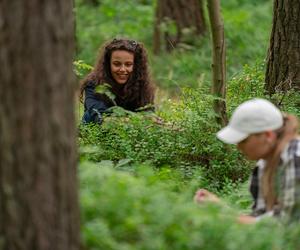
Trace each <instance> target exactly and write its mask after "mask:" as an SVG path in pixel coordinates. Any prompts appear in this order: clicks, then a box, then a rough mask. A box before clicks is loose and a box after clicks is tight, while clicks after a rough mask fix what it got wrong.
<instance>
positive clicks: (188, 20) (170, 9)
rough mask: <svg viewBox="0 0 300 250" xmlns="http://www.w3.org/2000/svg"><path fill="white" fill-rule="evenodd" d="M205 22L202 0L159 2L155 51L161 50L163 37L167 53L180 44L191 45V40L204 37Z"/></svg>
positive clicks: (168, 0)
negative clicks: (200, 36)
mask: <svg viewBox="0 0 300 250" xmlns="http://www.w3.org/2000/svg"><path fill="white" fill-rule="evenodd" d="M205 29H206V28H205V20H204V14H203V8H202V0H176V1H174V0H158V1H157V6H156V15H155V24H154V39H153V50H154V53H155V54H158V53H159V52H160V50H161V47H162V45H161V43H162V41H161V40H162V38H161V37H162V35H161V34H163V36H164V40H165V41H164V44H165V48H166V50H167V51H171V50H172V49H174V48H175V47H177V46H178V45H179V44H180V43H182V42H184V43H189V42H191V38H193V37H195V36H199V35H203V34H204V32H205Z"/></svg>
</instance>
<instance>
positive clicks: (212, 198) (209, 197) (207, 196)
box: [194, 189, 220, 203]
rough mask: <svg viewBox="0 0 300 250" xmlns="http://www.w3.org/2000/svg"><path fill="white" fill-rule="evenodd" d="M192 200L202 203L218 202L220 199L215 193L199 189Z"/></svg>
mask: <svg viewBox="0 0 300 250" xmlns="http://www.w3.org/2000/svg"><path fill="white" fill-rule="evenodd" d="M194 201H195V202H196V203H204V202H214V203H219V202H220V199H219V198H218V197H217V196H216V195H215V194H213V193H211V192H209V191H207V190H206V189H199V190H198V191H197V192H196V194H195V196H194Z"/></svg>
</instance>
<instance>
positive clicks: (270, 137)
mask: <svg viewBox="0 0 300 250" xmlns="http://www.w3.org/2000/svg"><path fill="white" fill-rule="evenodd" d="M264 133H265V138H266V141H267V143H270V144H273V143H274V142H275V140H276V138H277V134H276V133H275V132H274V131H273V130H267V131H265V132H264Z"/></svg>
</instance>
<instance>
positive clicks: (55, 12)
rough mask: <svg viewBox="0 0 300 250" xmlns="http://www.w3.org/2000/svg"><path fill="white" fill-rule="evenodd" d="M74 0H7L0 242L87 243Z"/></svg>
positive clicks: (1, 17)
mask: <svg viewBox="0 0 300 250" xmlns="http://www.w3.org/2000/svg"><path fill="white" fill-rule="evenodd" d="M72 8H73V6H72V0H64V1H37V0H30V1H11V0H0V34H1V35H0V65H1V66H0V84H1V90H0V249H3V250H15V249H18V250H22V249H24V250H29V249H30V250H46V249H47V250H48V249H49V250H50V249H55V250H67V249H68V250H76V249H79V208H78V199H77V198H78V197H77V179H76V147H75V145H76V144H75V136H76V135H75V134H76V133H75V122H74V113H73V103H74V90H75V77H74V74H73V70H72V61H73V53H74V29H73V14H72Z"/></svg>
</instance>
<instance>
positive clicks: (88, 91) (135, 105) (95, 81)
mask: <svg viewBox="0 0 300 250" xmlns="http://www.w3.org/2000/svg"><path fill="white" fill-rule="evenodd" d="M101 85H102V86H104V87H105V86H107V85H108V86H109V88H110V91H111V93H112V94H113V95H114V99H113V100H112V99H111V98H110V97H109V95H107V94H105V93H97V90H96V89H97V87H98V86H101ZM80 95H81V96H80V97H81V100H82V97H83V95H84V97H85V98H84V115H83V117H82V120H83V122H84V123H89V122H95V123H99V124H101V122H102V113H104V112H106V111H107V109H108V108H110V107H112V106H115V105H117V106H120V107H122V108H124V109H127V110H130V111H137V109H139V108H142V107H144V106H148V107H149V106H152V109H153V101H154V85H153V84H152V83H151V82H150V79H149V72H148V60H147V54H146V50H145V48H144V46H143V45H142V44H141V43H139V42H136V41H134V40H128V39H114V40H112V41H110V42H109V43H107V44H106V45H105V46H104V47H103V49H102V51H101V53H100V56H99V58H98V60H97V62H96V65H95V66H94V69H93V70H92V71H91V72H90V73H89V74H88V75H87V76H86V78H85V79H84V80H83V81H82V84H81V88H80Z"/></svg>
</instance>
